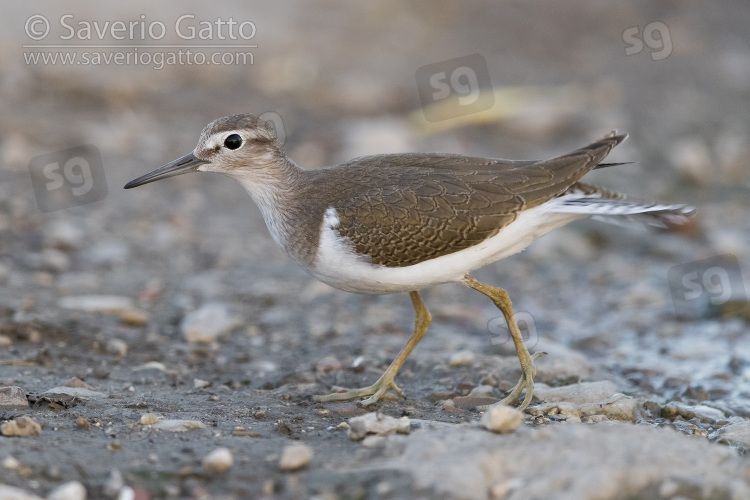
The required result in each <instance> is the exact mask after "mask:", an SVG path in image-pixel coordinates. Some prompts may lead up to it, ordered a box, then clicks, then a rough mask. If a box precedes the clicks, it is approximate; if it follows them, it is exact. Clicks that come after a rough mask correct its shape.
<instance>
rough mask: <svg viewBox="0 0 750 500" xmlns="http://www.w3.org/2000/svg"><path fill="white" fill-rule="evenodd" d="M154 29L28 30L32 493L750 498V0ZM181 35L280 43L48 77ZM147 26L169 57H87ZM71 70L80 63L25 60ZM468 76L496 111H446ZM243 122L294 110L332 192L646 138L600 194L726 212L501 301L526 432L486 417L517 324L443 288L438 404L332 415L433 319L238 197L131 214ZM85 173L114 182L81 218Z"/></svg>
mask: <svg viewBox="0 0 750 500" xmlns="http://www.w3.org/2000/svg"><path fill="white" fill-rule="evenodd" d="M133 5H134V6H129V7H123V6H121V7H114V6H112V7H110V8H106V9H105V7H103V6H101V5H100V4H97V3H90V2H79V3H77V4H66V6H65V7H62V6H61V5H59V4H57V3H54V2H40V3H37V4H35V5H34V7H33V8H32V7H31V6H25V5H24V6H21V5H13V6H8V8H7V12H5V14H4V16H3V17H2V19H1V20H0V26H2V28H3V29H2V30H1V31H0V42H1V43H0V67H1V68H2V71H0V88H1V89H2V94H3V110H4V112H3V113H2V115H0V165H1V168H0V425H1V426H2V434H3V435H2V436H0V499H6V498H11V499H16V498H24V499H26V498H29V499H31V498H38V497H42V498H49V499H50V500H54V499H57V500H59V499H68V500H72V499H80V498H85V497H86V495H87V496H88V498H121V499H126V498H137V499H141V500H142V499H156V498H190V499H199V498H201V499H202V498H216V499H244V498H278V499H286V498H290V499H291V498H318V499H335V498H341V499H343V498H361V499H365V498H367V499H371V498H394V499H400V498H450V499H452V498H457V499H458V498H470V499H474V498H488V497H489V498H503V499H514V500H517V499H535V498H565V499H567V498H570V499H626V498H665V499H675V500H676V499H683V498H690V499H698V498H716V499H719V498H721V499H724V498H731V499H743V498H750V474H749V473H748V471H750V462H749V461H748V458H747V454H746V451H747V450H748V449H749V448H750V342H748V341H747V339H746V335H747V334H748V330H749V328H748V323H747V321H750V308H749V307H748V305H747V302H748V301H747V290H746V287H745V285H744V278H743V269H746V268H747V262H748V258H750V251H749V250H748V249H749V248H750V236H749V235H750V220H748V217H747V213H748V212H747V210H748V207H747V199H748V187H750V165H749V164H748V158H750V146H749V145H748V144H750V120H748V115H747V109H750V106H749V105H750V55H748V54H750V52H748V50H747V48H748V46H750V32H749V31H748V30H747V26H748V25H750V9H748V8H747V7H746V5H745V4H744V3H743V2H741V1H739V0H737V1H734V2H732V1H728V2H723V3H721V4H708V3H701V2H697V1H686V2H679V3H656V4H655V3H653V2H647V1H645V0H644V1H638V2H631V3H629V4H628V5H623V4H622V3H621V2H600V3H597V4H596V5H594V4H590V3H585V2H582V1H573V2H566V3H565V4H564V6H563V5H562V4H560V3H559V2H551V1H532V2H523V3H521V2H507V3H503V4H502V5H495V3H493V2H476V3H472V4H470V5H469V6H467V5H459V4H458V3H456V4H450V3H442V2H431V3H430V4H429V7H428V6H427V4H411V5H410V6H406V7H402V6H399V5H396V4H394V3H392V2H369V3H367V5H351V4H343V3H334V2H312V3H303V2H284V3H283V4H281V5H278V4H273V5H272V4H270V3H243V4H232V5H230V4H224V3H222V4H219V5H209V4H196V5H189V4H180V5H179V6H178V4H155V5H152V4H150V3H145V2H136V3H135V4H133ZM65 14H68V15H71V16H72V17H68V18H65V20H64V21H63V22H64V23H65V24H67V25H71V26H73V27H74V28H75V29H74V32H73V36H72V37H69V38H63V37H66V36H69V35H70V34H71V33H70V31H69V30H67V29H66V28H65V26H64V24H61V16H63V15H65ZM183 14H190V15H193V16H194V17H193V18H186V20H185V23H187V24H185V25H184V26H183V28H184V27H185V26H188V25H189V24H190V23H192V25H193V26H199V25H198V23H199V22H200V21H202V20H207V21H210V22H214V25H213V26H214V30H216V31H215V32H214V33H213V35H212V39H211V40H208V41H204V40H197V42H200V43H206V44H217V45H218V44H225V45H227V44H229V45H236V44H240V43H242V40H224V41H223V42H222V40H221V38H220V37H219V36H218V28H217V27H216V24H215V22H216V19H217V18H218V17H221V18H222V19H224V20H226V19H228V18H229V17H230V16H232V17H233V19H235V20H237V21H238V22H241V21H243V20H250V21H252V22H253V23H254V25H255V28H256V29H257V33H256V34H255V36H254V37H252V39H251V40H250V41H249V42H247V43H249V44H253V45H257V47H253V48H251V49H247V50H250V51H251V52H252V54H253V60H252V64H249V63H248V64H227V65H223V66H216V65H213V66H210V65H204V66H201V65H197V64H187V63H182V64H173V65H168V66H165V67H164V68H162V69H155V68H154V67H153V65H148V64H138V65H134V64H130V65H118V64H115V63H110V64H106V63H101V64H62V63H61V62H57V63H55V64H52V63H48V64H41V63H40V64H29V63H27V62H26V61H27V59H26V58H27V57H28V54H30V53H41V52H43V51H45V50H51V51H55V50H60V51H62V52H66V53H70V52H75V53H77V54H78V56H79V57H81V53H82V52H84V51H86V50H88V49H77V48H72V45H75V44H76V43H80V44H112V43H116V44H120V45H125V44H127V45H137V46H139V47H141V48H139V49H137V50H136V49H135V48H134V47H129V48H119V49H112V48H100V49H97V50H99V51H100V52H104V53H109V52H112V51H125V52H126V51H131V52H132V51H136V52H139V53H149V51H150V52H155V51H160V50H162V49H159V48H156V49H154V48H149V47H145V45H149V44H154V43H159V44H175V45H177V46H178V47H177V48H180V47H182V48H184V47H185V46H186V45H189V44H191V43H196V44H197V42H196V41H195V40H194V41H193V42H191V41H189V40H185V39H184V38H180V37H179V36H177V35H176V34H175V30H174V29H173V28H174V24H175V22H176V20H177V19H178V18H179V17H180V16H181V15H183ZM32 16H44V17H45V19H47V20H48V21H49V22H50V27H51V28H50V33H49V34H48V35H47V36H46V37H41V36H40V35H39V34H40V33H43V32H40V31H38V30H39V29H43V28H44V24H43V22H42V24H39V22H41V21H39V18H38V17H32ZM139 16H140V17H139ZM139 19H140V20H142V21H143V22H144V23H145V25H146V26H149V25H150V24H149V23H153V22H156V21H161V22H163V23H164V25H165V26H166V30H167V34H166V36H165V37H164V38H163V39H157V40H156V41H154V39H153V38H149V36H148V34H146V36H145V37H144V38H141V37H140V34H139V33H138V32H136V33H135V35H137V36H135V37H134V38H128V37H127V36H126V38H125V41H124V42H123V41H118V40H116V39H114V38H113V37H112V36H110V35H112V34H113V33H112V32H108V33H109V35H107V36H105V37H104V38H103V39H101V40H100V39H98V35H97V33H96V28H92V32H91V33H92V34H91V39H90V40H87V39H85V33H84V32H82V31H80V30H82V29H84V26H85V24H86V22H88V23H90V24H93V22H94V21H97V22H98V23H99V24H97V26H98V28H99V29H105V28H103V26H104V24H103V23H104V22H106V21H108V20H109V21H110V22H114V21H118V20H122V21H135V22H136V24H137V22H138V20H139ZM32 21H33V22H32ZM109 27H111V26H109ZM204 27H205V26H204ZM225 28H226V26H225ZM106 29H109V28H106ZM245 29H246V30H250V25H249V24H248V25H245ZM29 30H31V31H29ZM35 30H37V31H35ZM119 33H120V32H116V33H114V34H115V35H118V34H119ZM244 33H245V34H246V35H247V34H248V33H249V31H246V32H244ZM183 34H184V33H183ZM32 35H33V36H36V37H37V38H38V40H36V39H32V38H31V36H32ZM227 38H228V37H227ZM131 39H132V40H134V41H133V42H132V43H131V42H129V41H128V40H131ZM229 42H231V43H229ZM44 43H47V44H53V45H60V46H61V47H62V48H61V49H42V48H38V47H37V48H29V47H23V45H34V44H44ZM165 50H167V51H168V50H177V49H169V48H168V49H165ZM196 50H206V49H196ZM209 50H210V51H211V52H213V51H214V50H215V49H209ZM221 50H223V51H227V50H228V51H230V52H232V53H234V52H235V50H234V49H221ZM243 50H245V49H243ZM474 54H479V55H480V56H481V57H480V58H479V59H477V58H476V57H474V56H473V55H474ZM628 54H629V55H628ZM455 58H462V59H459V60H458V63H456V62H451V60H453V59H455ZM482 58H483V59H482ZM482 60H483V61H486V73H483V71H485V70H484V68H483V66H482V62H481V61H482ZM433 64H435V65H436V66H430V65H433ZM461 64H463V65H468V67H469V69H470V70H472V71H474V72H475V74H477V75H478V83H479V86H480V87H481V88H482V89H483V92H482V93H481V95H482V99H484V101H482V102H485V104H486V102H487V101H486V99H487V96H488V95H489V96H493V98H494V101H493V102H489V104H488V105H487V106H486V109H479V110H476V112H474V111H475V110H472V112H471V113H468V112H466V110H465V109H464V110H463V111H461V108H460V106H459V107H458V108H456V107H455V106H454V107H452V108H451V107H448V108H439V107H437V106H436V105H432V106H424V107H423V106H422V104H425V103H424V99H425V96H427V98H429V95H430V94H429V93H427V94H425V93H424V89H425V80H420V78H421V77H420V75H423V74H425V72H427V74H428V75H434V74H436V72H437V73H439V71H443V70H445V71H447V72H448V73H446V74H449V73H450V71H453V70H455V68H456V67H460V65H461ZM424 67H427V69H426V70H425V69H423V68H424ZM418 70H419V71H418ZM462 82H463V80H459V81H458V83H457V84H456V86H454V90H455V89H456V88H459V86H460V85H461V84H462ZM493 87H494V93H493V92H491V91H489V89H491V88H493ZM420 91H422V93H421V94H420ZM420 98H421V99H422V100H421V101H420ZM456 110H458V111H456ZM238 112H255V113H257V114H260V113H264V112H275V113H278V114H277V115H268V116H269V117H270V118H271V119H277V124H278V125H279V127H277V129H278V130H279V131H280V132H283V134H284V136H285V138H286V148H287V151H288V153H289V154H290V156H291V157H292V158H293V159H294V160H295V161H297V162H298V163H300V164H302V165H304V166H307V167H310V168H314V167H318V166H321V165H325V164H330V163H333V162H337V161H342V160H346V159H349V158H351V157H353V156H357V155H362V154H370V153H386V152H400V151H445V152H455V153H467V154H474V155H493V156H502V157H510V158H544V157H549V156H552V155H554V154H558V153H564V152H567V151H569V150H571V149H572V148H574V147H577V146H580V145H583V144H586V143H587V142H588V141H590V140H592V139H595V138H597V137H599V136H601V135H602V134H604V133H606V132H608V131H609V130H611V129H613V128H618V129H620V130H623V131H627V132H629V133H630V134H631V137H630V139H629V140H628V141H627V142H626V143H625V144H623V145H622V146H620V147H619V148H618V149H617V150H616V151H615V152H614V153H613V155H612V157H611V158H612V159H613V161H628V160H630V161H635V162H637V163H635V164H633V165H629V166H623V167H618V168H615V169H605V170H603V171H597V172H595V173H593V174H592V175H591V178H592V180H593V181H594V182H595V183H601V184H605V185H607V186H608V187H610V188H612V189H617V190H622V191H625V192H628V193H631V194H634V195H637V196H640V197H644V198H658V199H661V200H664V201H669V202H687V203H690V204H694V205H696V206H698V207H699V214H700V215H699V218H698V220H697V223H696V224H695V225H693V226H691V227H689V228H687V229H686V230H684V231H681V232H679V233H675V232H655V231H650V232H645V231H638V230H634V229H631V228H625V227H619V226H609V225H605V224H602V223H599V222H596V221H581V222H577V223H574V224H571V225H570V226H567V227H565V228H562V229H560V230H557V231H555V232H553V233H551V234H549V235H548V236H545V237H544V238H542V239H541V240H540V241H538V242H536V243H535V244H533V245H532V246H531V247H530V248H529V249H528V250H527V251H525V252H523V253H522V254H519V255H516V256H513V257H511V258H508V259H506V260H504V261H502V262H499V263H496V264H493V265H491V266H488V267H487V268H485V269H482V270H480V271H478V272H477V273H476V276H477V278H478V279H480V280H482V281H485V282H488V283H492V284H497V285H500V286H503V287H504V288H506V289H507V290H508V291H509V293H510V295H511V298H512V299H513V301H514V306H515V309H516V311H517V314H518V317H519V319H520V320H522V323H523V326H524V328H525V330H526V332H527V335H528V341H527V345H528V346H529V348H530V350H531V351H532V352H534V351H546V352H547V353H549V355H548V356H545V357H544V358H541V359H540V360H539V361H538V363H537V366H538V369H539V373H538V375H537V379H536V380H537V392H536V396H537V397H536V398H535V399H534V402H533V403H532V406H531V407H530V408H529V409H528V410H527V411H526V412H525V414H523V415H522V416H519V415H517V414H516V413H514V412H508V413H507V414H502V415H500V414H498V415H496V416H493V417H496V418H495V419H494V420H493V419H490V418H489V416H488V417H486V418H485V419H484V420H481V418H482V415H481V414H480V413H479V412H477V411H475V410H474V407H475V406H477V405H478V404H484V403H486V402H489V401H494V400H497V399H499V398H501V397H502V394H503V392H504V391H505V390H507V389H509V388H510V387H511V386H512V385H513V383H514V382H515V380H517V377H518V376H519V367H518V361H517V358H516V356H515V351H514V350H513V347H512V343H511V342H509V339H508V337H507V334H506V333H505V331H504V330H503V328H502V325H503V323H502V321H501V318H500V315H499V313H498V311H497V310H496V309H495V308H494V306H493V305H492V304H491V303H490V302H489V301H488V300H487V299H486V297H484V296H482V295H480V294H477V293H475V292H473V291H471V290H469V289H466V288H465V287H462V286H460V285H455V284H450V285H443V286H439V287H434V288H432V289H428V290H425V291H424V292H423V294H422V295H423V298H424V301H425V303H426V305H427V307H428V308H429V309H430V311H431V312H432V314H433V319H434V321H433V324H432V326H431V329H430V332H429V335H427V337H426V338H425V339H424V340H423V342H422V343H421V344H420V345H419V347H418V348H417V349H416V351H415V352H414V353H413V355H412V356H411V357H410V359H409V360H408V361H407V363H406V364H405V365H404V367H403V369H402V371H401V373H400V374H399V376H398V378H397V381H398V383H399V384H400V386H401V387H402V389H403V390H404V392H405V393H406V395H407V398H408V399H406V400H404V399H396V398H395V397H389V398H386V399H384V400H382V401H381V402H379V403H378V404H377V405H375V406H374V407H372V408H368V409H363V408H359V407H358V406H357V404H356V402H346V403H326V404H321V403H314V402H312V399H311V396H312V395H313V394H323V393H326V392H329V391H330V389H331V387H332V386H350V387H358V386H362V385H369V384H370V383H372V382H373V381H374V380H375V379H376V378H377V377H378V376H379V374H380V373H381V372H382V370H383V369H384V368H385V367H386V366H387V365H388V363H390V361H391V359H392V358H393V356H395V354H396V353H397V352H398V351H399V349H400V348H401V346H402V345H403V344H404V343H405V342H406V340H407V338H408V336H409V335H410V334H411V329H412V326H413V314H414V313H413V309H412V307H411V304H410V301H409V300H408V298H407V296H406V294H396V295H390V296H359V295H352V294H347V293H344V292H340V291H337V290H334V289H332V288H329V287H327V286H326V285H323V284H320V283H318V282H316V281H315V280H314V279H312V278H311V277H309V276H308V275H307V274H306V273H305V272H304V271H302V270H301V269H299V268H297V267H296V266H294V265H293V264H292V263H291V261H290V260H289V259H288V258H287V257H286V256H285V255H284V254H283V252H282V251H281V250H280V249H278V248H277V247H276V246H275V244H274V243H273V241H272V240H271V238H270V237H269V235H268V232H267V230H266V228H265V226H264V223H263V220H262V217H261V216H260V213H259V211H258V210H257V209H256V208H255V206H254V205H253V204H252V201H251V200H250V198H249V197H247V195H246V194H245V193H244V191H243V190H242V188H241V187H240V186H239V185H238V184H236V183H234V182H233V181H231V180H230V179H227V178H223V177H220V176H215V175H197V174H194V175H189V176H182V177H179V178H175V179H172V180H169V181H162V182H159V183H158V184H153V185H149V186H146V187H142V188H139V189H137V190H133V191H123V190H122V189H121V186H122V185H124V183H125V182H126V181H128V180H130V179H132V178H134V177H136V176H139V175H141V174H143V173H145V172H147V171H149V170H151V169H153V168H155V167H157V166H159V165H161V164H163V163H166V162H167V161H169V160H171V159H173V158H176V157H177V156H179V155H182V154H184V153H187V152H189V151H190V150H191V149H192V148H193V147H194V145H195V142H196V140H197V137H198V134H199V132H200V130H201V128H202V127H203V125H205V124H206V123H207V122H208V121H210V120H212V119H214V118H216V117H219V116H223V115H228V114H233V113H238ZM454 112H455V115H454V116H451V117H449V118H447V117H446V116H447V115H445V113H448V114H450V113H454ZM434 113H437V115H436V114H434ZM440 113H443V115H440ZM436 116H439V117H440V119H439V120H436V119H435V117H436ZM431 118H432V121H431ZM80 146H85V147H84V148H83V149H77V150H74V151H73V152H70V151H67V149H69V148H74V147H76V148H77V147H80ZM97 154H98V155H100V157H101V160H98V159H97V156H96V155H97ZM76 155H83V158H84V159H86V160H87V161H89V165H90V166H91V172H92V177H91V179H92V183H91V184H90V189H89V190H88V191H86V193H84V195H80V196H79V195H71V194H70V193H71V192H72V191H70V190H71V189H72V188H73V187H75V186H77V185H84V184H86V178H85V176H83V177H81V176H79V175H78V174H79V172H80V171H82V170H80V171H79V170H77V165H76V164H75V162H74V164H72V166H71V167H70V168H69V169H68V170H66V167H65V164H66V162H67V161H68V160H70V158H72V157H74V156H76ZM56 162H57V163H56ZM99 162H100V163H99ZM50 165H52V166H51V167H50ZM45 168H48V169H52V173H51V174H50V170H44V169H45ZM40 172H41V174H40ZM45 172H46V173H45ZM55 172H59V173H60V175H59V176H58V177H57V179H59V182H57V181H55V180H54V179H55V176H54V173H55ZM30 173H31V175H30ZM40 179H41V180H40ZM587 179H588V178H587ZM40 182H41V184H40ZM49 182H52V183H53V184H52V187H50V184H48V183H49ZM56 182H57V183H56ZM45 186H47V187H46V188H45ZM70 205H75V206H70ZM13 388H20V389H13ZM26 405H28V406H26ZM372 412H377V413H378V416H377V417H376V416H375V415H374V414H372ZM358 417H364V420H361V419H358ZM480 420H481V422H480ZM490 421H492V422H494V423H490ZM496 425H497V426H502V428H503V429H504V430H505V431H506V432H504V433H500V432H491V431H490V430H488V429H487V428H486V427H493V426H496ZM13 434H21V435H20V436H13ZM217 450H218V451H217Z"/></svg>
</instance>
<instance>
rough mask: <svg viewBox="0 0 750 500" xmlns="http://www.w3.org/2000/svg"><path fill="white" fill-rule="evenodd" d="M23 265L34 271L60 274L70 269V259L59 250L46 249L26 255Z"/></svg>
mask: <svg viewBox="0 0 750 500" xmlns="http://www.w3.org/2000/svg"><path fill="white" fill-rule="evenodd" d="M24 263H25V264H26V266H28V267H29V268H31V269H33V270H35V271H50V272H55V273H60V272H63V271H66V270H67V269H68V268H69V267H70V258H69V257H68V256H67V255H66V254H65V253H63V252H61V251H60V250H55V249H54V248H47V249H45V250H42V251H41V252H39V253H30V254H27V255H26V256H25V257H24Z"/></svg>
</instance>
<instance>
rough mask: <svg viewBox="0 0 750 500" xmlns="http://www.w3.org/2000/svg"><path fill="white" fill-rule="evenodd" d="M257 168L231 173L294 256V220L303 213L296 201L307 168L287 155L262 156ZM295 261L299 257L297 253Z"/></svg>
mask: <svg viewBox="0 0 750 500" xmlns="http://www.w3.org/2000/svg"><path fill="white" fill-rule="evenodd" d="M255 165H256V166H257V168H253V169H252V170H242V171H238V172H236V173H233V174H232V177H234V178H235V179H236V180H237V181H238V182H239V183H240V184H242V186H243V187H244V188H245V190H246V191H247V192H248V194H249V195H250V196H251V197H252V199H253V201H255V203H256V205H258V208H260V211H261V213H262V214H263V219H264V220H265V222H266V226H268V230H269V231H270V233H271V236H272V237H273V239H274V241H276V243H278V244H279V245H280V246H281V247H282V248H283V249H284V250H286V252H287V253H289V254H290V255H292V251H293V249H292V248H291V247H292V246H294V245H293V244H292V243H291V239H292V238H291V236H292V235H293V234H294V232H295V231H294V228H295V219H296V218H298V217H299V216H300V214H299V213H298V212H299V204H298V203H297V201H298V197H299V194H300V188H301V186H303V185H304V182H305V181H304V177H305V170H303V169H302V168H300V167H298V166H297V165H296V164H295V163H294V162H293V161H292V160H290V159H289V158H287V157H286V155H284V154H279V155H271V154H269V155H268V157H266V158H262V159H259V161H258V162H257V163H256V164H255ZM292 257H295V260H298V259H297V257H296V256H295V255H292Z"/></svg>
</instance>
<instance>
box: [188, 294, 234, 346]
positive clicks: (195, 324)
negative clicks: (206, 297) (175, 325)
mask: <svg viewBox="0 0 750 500" xmlns="http://www.w3.org/2000/svg"><path fill="white" fill-rule="evenodd" d="M240 325H242V318H240V317H239V316H236V315H233V314H232V313H230V311H229V307H227V306H226V305H225V304H222V303H219V302H209V303H207V304H204V305H203V306H201V307H200V308H199V309H196V310H195V311H193V312H191V313H189V314H188V315H186V316H185V317H184V318H183V320H182V324H181V326H180V328H181V330H182V334H183V335H184V336H185V339H186V340H187V341H188V342H215V341H216V340H218V339H219V338H220V337H221V336H223V335H225V334H227V333H229V331H230V330H232V329H233V328H236V327H238V326H240Z"/></svg>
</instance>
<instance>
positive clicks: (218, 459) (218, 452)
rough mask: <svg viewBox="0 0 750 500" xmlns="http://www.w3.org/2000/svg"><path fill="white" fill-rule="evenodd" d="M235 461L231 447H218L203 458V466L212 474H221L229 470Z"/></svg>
mask: <svg viewBox="0 0 750 500" xmlns="http://www.w3.org/2000/svg"><path fill="white" fill-rule="evenodd" d="M233 463H234V459H233V457H232V451H231V450H230V449H229V448H216V449H215V450H213V451H212V452H211V453H209V454H208V455H206V456H205V457H204V458H203V462H202V465H203V468H204V469H206V471H207V472H209V473H211V474H221V473H223V472H226V471H227V470H229V468H230V467H232V464H233Z"/></svg>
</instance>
